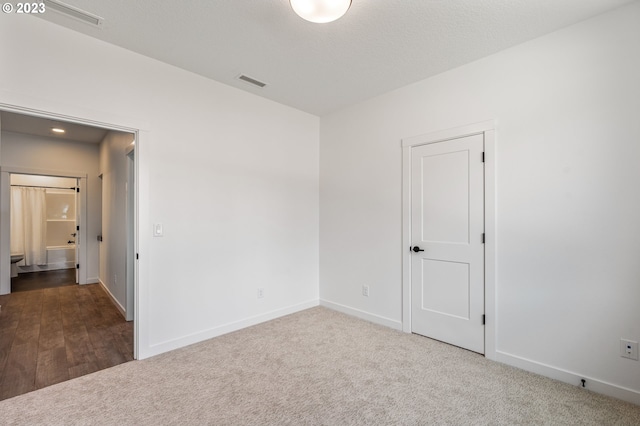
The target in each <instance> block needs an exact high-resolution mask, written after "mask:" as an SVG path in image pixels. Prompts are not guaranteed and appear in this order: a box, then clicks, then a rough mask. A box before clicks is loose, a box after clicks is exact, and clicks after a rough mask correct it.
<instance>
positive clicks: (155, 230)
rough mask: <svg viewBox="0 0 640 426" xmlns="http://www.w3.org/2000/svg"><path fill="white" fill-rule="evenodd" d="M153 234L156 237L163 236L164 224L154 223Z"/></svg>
mask: <svg viewBox="0 0 640 426" xmlns="http://www.w3.org/2000/svg"><path fill="white" fill-rule="evenodd" d="M153 236H154V237H162V224H161V223H154V224H153Z"/></svg>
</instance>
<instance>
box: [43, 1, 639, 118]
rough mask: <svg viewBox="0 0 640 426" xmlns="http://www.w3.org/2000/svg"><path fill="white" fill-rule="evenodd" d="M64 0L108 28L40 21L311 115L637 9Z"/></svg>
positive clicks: (55, 18)
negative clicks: (320, 11)
mask: <svg viewBox="0 0 640 426" xmlns="http://www.w3.org/2000/svg"><path fill="white" fill-rule="evenodd" d="M64 1H65V2H66V3H68V4H70V5H73V6H75V7H79V8H81V9H83V10H86V11H88V12H91V13H93V14H96V15H99V16H101V17H103V18H104V19H105V20H104V25H103V28H102V29H97V28H94V27H91V26H90V25H87V24H84V23H81V22H77V21H75V20H73V19H70V18H67V17H64V16H62V15H58V14H56V13H53V12H51V13H46V14H45V15H43V18H44V19H47V20H49V21H52V22H56V23H58V24H61V25H64V26H65V27H68V28H71V29H74V30H77V31H79V32H82V33H85V34H88V35H91V36H93V37H96V38H99V39H101V40H105V41H107V42H109V43H113V44H116V45H119V46H122V47H124V48H127V49H129V50H132V51H135V52H138V53H141V54H143V55H146V56H149V57H152V58H155V59H158V60H161V61H163V62H166V63H169V64H173V65H175V66H178V67H180V68H184V69H186V70H190V71H193V72H195V73H197V74H200V75H203V76H205V77H208V78H211V79H213V80H217V81H219V82H222V83H225V84H229V85H232V86H236V87H238V88H240V89H243V90H246V91H249V92H252V93H256V94H258V95H260V96H264V97H266V98H269V99H272V100H274V101H277V102H281V103H283V104H286V105H290V106H293V107H295V108H298V109H301V110H304V111H307V112H310V113H313V114H316V115H324V114H327V113H329V112H331V111H334V110H337V109H340V108H342V107H344V106H347V105H350V104H353V103H356V102H359V101H362V100H365V99H367V98H370V97H372V96H375V95H378V94H381V93H384V92H387V91H389V90H392V89H396V88H398V87H402V86H404V85H407V84H410V83H413V82H416V81H419V80H422V79H424V78H427V77H430V76H432V75H435V74H438V73H441V72H443V71H446V70H449V69H452V68H454V67H457V66H460V65H463V64H465V63H469V62H471V61H474V60H476V59H479V58H482V57H484V56H487V55H490V54H492V53H495V52H498V51H500V50H503V49H505V48H508V47H510V46H514V45H516V44H519V43H522V42H524V41H527V40H531V39H533V38H536V37H539V36H541V35H543V34H546V33H549V32H552V31H554V30H557V29H559V28H562V27H565V26H567V25H570V24H573V23H576V22H578V21H581V20H584V19H586V18H589V17H591V16H594V15H597V14H600V13H603V12H605V11H608V10H611V9H613V8H616V7H619V6H621V5H623V4H626V3H631V2H632V0H353V4H352V6H351V8H350V9H349V11H348V12H347V14H346V15H345V16H344V17H343V18H341V19H339V20H338V21H335V22H333V23H329V24H312V23H310V22H307V21H304V20H302V19H301V18H299V17H298V16H297V15H295V14H294V12H293V11H292V10H291V7H290V6H289V1H288V0H216V1H167V0H136V1H130V0H64ZM240 73H243V74H246V75H248V76H250V77H252V78H255V79H257V80H260V81H263V82H266V83H267V84H268V86H267V87H265V88H264V89H258V88H254V87H252V86H250V85H248V84H247V83H244V82H242V81H238V80H236V79H235V77H236V76H237V75H238V74H240Z"/></svg>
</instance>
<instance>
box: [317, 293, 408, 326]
mask: <svg viewBox="0 0 640 426" xmlns="http://www.w3.org/2000/svg"><path fill="white" fill-rule="evenodd" d="M320 306H324V307H325V308H329V309H333V310H334V311H338V312H342V313H343V314H347V315H351V316H352V317H356V318H360V319H363V320H365V321H369V322H372V323H374V324H380V325H384V326H385V327H389V328H393V329H395V330H400V331H402V322H400V321H396V320H393V319H391V318H386V317H383V316H380V315H375V314H371V313H369V312H365V311H361V310H359V309H355V308H352V307H350V306H345V305H341V304H339V303H335V302H330V301H328V300H324V299H320Z"/></svg>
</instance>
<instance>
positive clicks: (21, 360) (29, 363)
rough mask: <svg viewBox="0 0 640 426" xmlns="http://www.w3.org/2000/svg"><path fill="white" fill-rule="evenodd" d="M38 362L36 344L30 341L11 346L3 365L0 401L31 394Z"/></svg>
mask: <svg viewBox="0 0 640 426" xmlns="http://www.w3.org/2000/svg"><path fill="white" fill-rule="evenodd" d="M37 362H38V342H34V341H30V342H29V343H25V344H22V345H13V346H11V351H10V352H9V358H8V359H7V363H6V365H5V369H4V370H5V371H4V375H3V377H2V383H0V399H6V398H11V397H14V396H16V395H21V394H23V393H27V392H31V391H32V390H34V389H35V378H36V365H37Z"/></svg>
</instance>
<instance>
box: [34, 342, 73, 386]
mask: <svg viewBox="0 0 640 426" xmlns="http://www.w3.org/2000/svg"><path fill="white" fill-rule="evenodd" d="M65 380H69V366H68V365H67V351H66V349H65V347H64V346H61V347H58V348H55V349H51V350H46V351H39V352H38V363H37V367H36V377H35V388H36V389H40V388H43V387H45V386H51V385H55V384H56V383H60V382H64V381H65Z"/></svg>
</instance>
